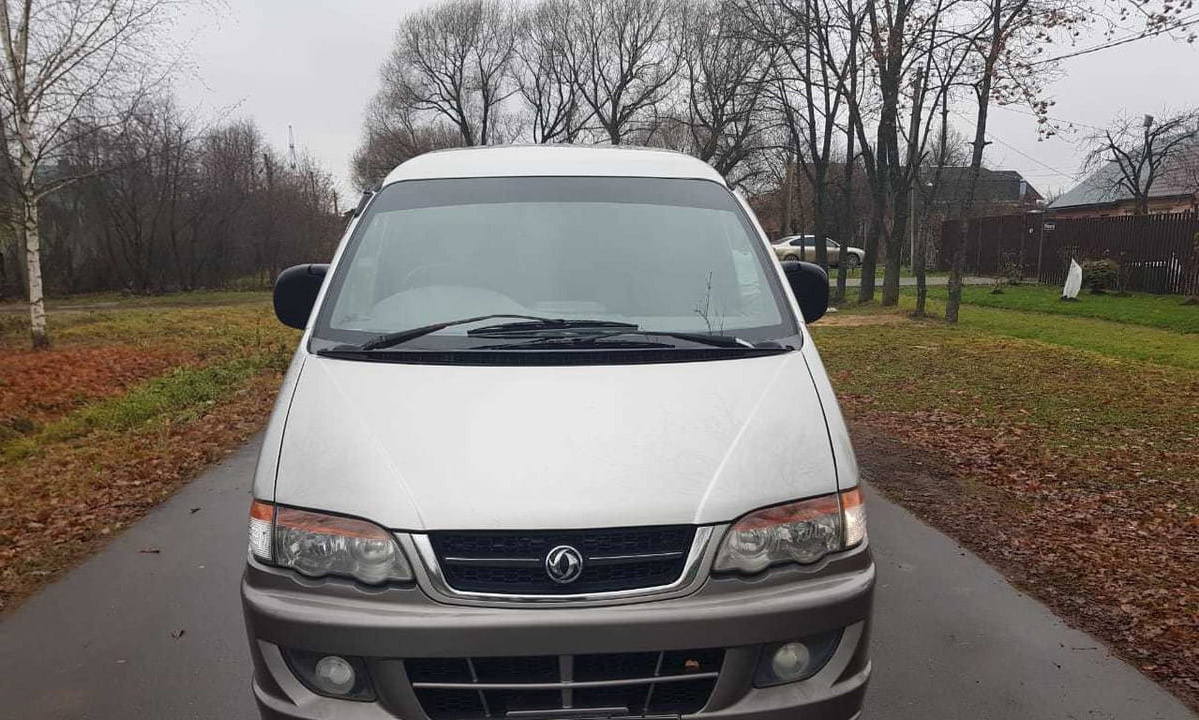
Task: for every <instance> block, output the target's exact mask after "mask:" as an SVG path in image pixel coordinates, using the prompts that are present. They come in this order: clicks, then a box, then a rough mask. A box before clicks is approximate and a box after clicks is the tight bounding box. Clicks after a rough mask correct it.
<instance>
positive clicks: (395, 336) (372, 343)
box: [337, 313, 569, 350]
mask: <svg viewBox="0 0 1199 720" xmlns="http://www.w3.org/2000/svg"><path fill="white" fill-rule="evenodd" d="M498 318H522V319H525V320H532V321H536V322H537V323H544V324H546V325H549V326H552V325H553V323H563V322H569V321H567V320H557V319H555V318H543V317H538V316H536V315H510V314H506V313H496V314H493V315H477V316H475V317H469V318H462V319H461V320H448V321H446V322H439V323H433V324H432V325H421V326H420V327H414V328H411V329H409V330H400V331H398V332H393V333H386V334H384V335H379V336H378V337H376V338H373V339H371V340H367V341H366V342H364V343H362V344H361V345H357V346H354V345H349V346H341V347H338V348H337V349H338V350H382V349H383V348H389V347H394V346H396V345H399V344H401V343H406V342H408V341H409V340H415V339H416V338H418V337H423V336H425V335H429V334H431V333H435V332H437V331H438V330H444V329H446V328H448V327H452V326H454V325H467V324H469V323H473V322H479V321H481V320H494V319H498Z"/></svg>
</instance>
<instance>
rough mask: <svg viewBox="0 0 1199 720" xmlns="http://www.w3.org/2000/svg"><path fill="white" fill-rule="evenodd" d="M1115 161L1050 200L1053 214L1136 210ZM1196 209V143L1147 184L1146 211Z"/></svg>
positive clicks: (1107, 214)
mask: <svg viewBox="0 0 1199 720" xmlns="http://www.w3.org/2000/svg"><path fill="white" fill-rule="evenodd" d="M1122 179H1123V174H1122V173H1121V171H1120V166H1119V164H1117V163H1116V162H1115V161H1112V162H1110V163H1108V164H1107V165H1104V166H1103V167H1101V168H1099V169H1098V170H1096V171H1095V172H1094V173H1092V174H1091V175H1089V176H1088V177H1087V178H1086V179H1085V180H1083V181H1082V182H1081V183H1079V184H1078V185H1076V186H1075V187H1073V188H1071V189H1070V191H1069V192H1067V193H1065V194H1064V195H1062V196H1061V197H1059V198H1058V199H1056V200H1054V201H1053V202H1052V203H1050V204H1049V211H1050V212H1051V213H1053V217H1055V218H1096V217H1113V216H1119V215H1133V214H1135V213H1136V200H1135V199H1134V198H1133V195H1132V193H1131V192H1129V190H1128V188H1127V187H1126V186H1125V185H1124V183H1123V182H1121V181H1122ZM1195 210H1199V143H1196V144H1194V145H1192V146H1190V147H1189V148H1188V149H1187V151H1186V152H1183V153H1179V154H1178V155H1177V156H1176V157H1175V158H1173V159H1172V160H1170V161H1169V162H1167V163H1166V164H1165V166H1164V167H1163V168H1162V171H1161V173H1160V175H1159V176H1158V177H1157V178H1156V179H1155V180H1154V181H1153V184H1152V185H1150V186H1149V213H1150V214H1154V215H1156V214H1159V213H1179V212H1188V211H1195Z"/></svg>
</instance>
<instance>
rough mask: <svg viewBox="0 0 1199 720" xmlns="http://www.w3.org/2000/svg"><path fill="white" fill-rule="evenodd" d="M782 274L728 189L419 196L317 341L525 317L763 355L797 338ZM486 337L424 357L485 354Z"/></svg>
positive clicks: (532, 188) (389, 228)
mask: <svg viewBox="0 0 1199 720" xmlns="http://www.w3.org/2000/svg"><path fill="white" fill-rule="evenodd" d="M769 262H770V261H769V260H768V259H767V257H766V253H765V249H764V248H763V247H762V245H761V242H760V241H759V240H758V239H757V235H756V233H755V231H754V229H753V227H752V226H751V225H750V224H749V220H748V218H747V217H746V216H745V213H744V212H743V211H742V209H741V207H740V205H739V204H738V203H737V201H736V199H735V198H734V197H733V196H732V194H731V193H730V192H729V191H728V190H727V189H725V188H723V187H721V186H720V185H718V184H716V183H713V182H708V181H703V180H667V179H646V178H603V177H568V178H563V177H553V178H542V177H528V178H471V179H452V180H419V181H407V182H401V183H395V184H392V185H389V186H387V187H386V188H384V189H383V190H381V191H380V193H379V195H378V196H377V197H375V198H374V200H373V201H372V202H371V203H370V205H369V206H368V208H367V210H366V213H365V215H364V216H363V217H362V218H361V220H360V221H359V223H358V226H357V228H356V229H355V231H354V235H353V237H352V238H351V239H350V242H349V244H348V245H347V247H346V249H345V253H344V256H343V257H342V259H341V260H340V262H339V263H338V268H337V270H336V272H335V273H334V276H333V278H331V280H330V286H329V292H328V297H327V298H326V300H325V302H324V303H323V305H322V310H321V313H320V315H319V316H318V318H317V322H316V324H315V327H314V337H316V338H318V339H324V340H329V341H332V342H349V343H360V342H363V341H364V340H366V339H368V338H370V337H374V336H378V335H379V334H381V333H395V332H399V331H404V330H408V329H412V328H417V327H422V326H425V325H431V324H434V323H442V322H449V321H453V320H458V319H462V318H469V317H474V316H481V315H498V314H511V315H530V316H538V317H552V318H561V319H566V320H584V319H585V320H602V321H611V322H620V323H632V324H635V325H637V326H638V327H639V328H640V329H641V330H647V331H665V332H692V333H715V334H728V335H735V336H737V337H739V338H743V339H745V340H748V341H751V342H759V341H764V340H771V339H775V338H780V337H784V336H788V335H792V334H794V333H795V332H796V328H795V325H794V322H793V321H792V320H791V316H790V313H788V312H785V310H784V306H783V304H782V303H783V298H784V295H783V293H782V291H781V286H780V283H779V282H778V277H777V274H776V273H775V272H774V270H773V268H772V267H771V266H770V265H769V264H768V263H769ZM471 328H472V325H470V324H467V325H459V326H453V327H447V328H445V329H443V330H440V331H439V332H436V333H433V334H430V335H429V336H427V337H422V338H420V340H419V341H418V342H414V343H412V344H413V345H417V346H419V347H422V348H430V347H432V348H438V349H445V348H470V347H474V346H477V345H478V341H477V340H476V339H475V338H472V337H470V336H468V335H467V332H468V331H469V330H471ZM491 342H492V343H494V340H492V341H491ZM407 348H408V345H405V346H404V349H407Z"/></svg>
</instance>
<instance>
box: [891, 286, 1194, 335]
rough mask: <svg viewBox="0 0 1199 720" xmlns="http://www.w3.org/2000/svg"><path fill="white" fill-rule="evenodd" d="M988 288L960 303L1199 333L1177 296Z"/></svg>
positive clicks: (968, 290) (938, 292)
mask: <svg viewBox="0 0 1199 720" xmlns="http://www.w3.org/2000/svg"><path fill="white" fill-rule="evenodd" d="M991 290H992V288H991V286H988V285H968V286H966V287H964V288H963V289H962V302H963V303H964V304H968V305H979V306H983V307H992V308H1002V309H1008V310H1021V311H1024V312H1038V313H1049V314H1051V315H1072V316H1076V317H1088V318H1098V319H1101V320H1111V321H1114V322H1119V323H1127V324H1132V325H1144V326H1146V327H1156V328H1162V329H1164V330H1173V331H1175V332H1181V333H1199V305H1184V304H1183V298H1182V297H1179V296H1178V295H1149V294H1143V293H1135V294H1129V295H1124V296H1117V295H1092V294H1090V293H1088V292H1083V293H1081V294H1080V295H1079V296H1078V300H1077V301H1074V302H1064V301H1062V300H1061V299H1060V298H1061V294H1062V293H1061V289H1060V288H1057V287H1049V286H1045V285H1017V286H1014V287H1005V288H1004V289H1003V292H1002V293H1000V294H993V293H992V292H991ZM901 294H905V295H911V296H912V297H913V298H914V297H915V294H916V291H915V289H914V288H904V289H903V291H902V293H901ZM948 296H949V289H948V288H946V287H930V288H929V289H928V297H929V298H930V299H935V300H939V301H942V302H943V301H944V300H945V299H946V298H948Z"/></svg>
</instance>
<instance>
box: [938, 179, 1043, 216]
mask: <svg viewBox="0 0 1199 720" xmlns="http://www.w3.org/2000/svg"><path fill="white" fill-rule="evenodd" d="M935 172H936V170H935V169H928V170H923V171H922V172H921V180H922V186H921V187H922V188H923V187H928V186H929V184H931V183H932V181H933V178H934V177H935ZM969 182H970V168H969V167H946V168H941V178H940V183H939V185H938V187H937V188H936V191H935V192H934V193H933V196H932V197H931V198H929V203H928V208H929V212H930V213H931V214H933V215H936V216H940V217H941V218H943V219H952V218H954V217H956V216H957V215H958V213H960V210H961V207H962V205H963V204H964V203H965V198H966V189H967V186H968V184H969ZM917 192H918V193H920V190H918V191H917ZM922 199H923V198H922V195H920V194H918V195H917V199H916V202H918V203H919V202H921V201H922ZM1044 203H1045V198H1044V197H1043V196H1042V195H1041V193H1039V192H1037V189H1036V188H1034V187H1033V186H1032V184H1031V183H1029V182H1028V181H1027V180H1025V179H1024V176H1022V175H1021V174H1020V173H1019V172H1017V171H1015V170H991V169H989V168H980V169H979V171H978V185H977V186H976V188H975V191H974V208H973V210H972V212H973V214H979V213H980V211H981V213H982V214H984V215H1015V214H1019V213H1025V212H1028V211H1030V210H1037V209H1040V208H1041V207H1042V206H1043V205H1044Z"/></svg>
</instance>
